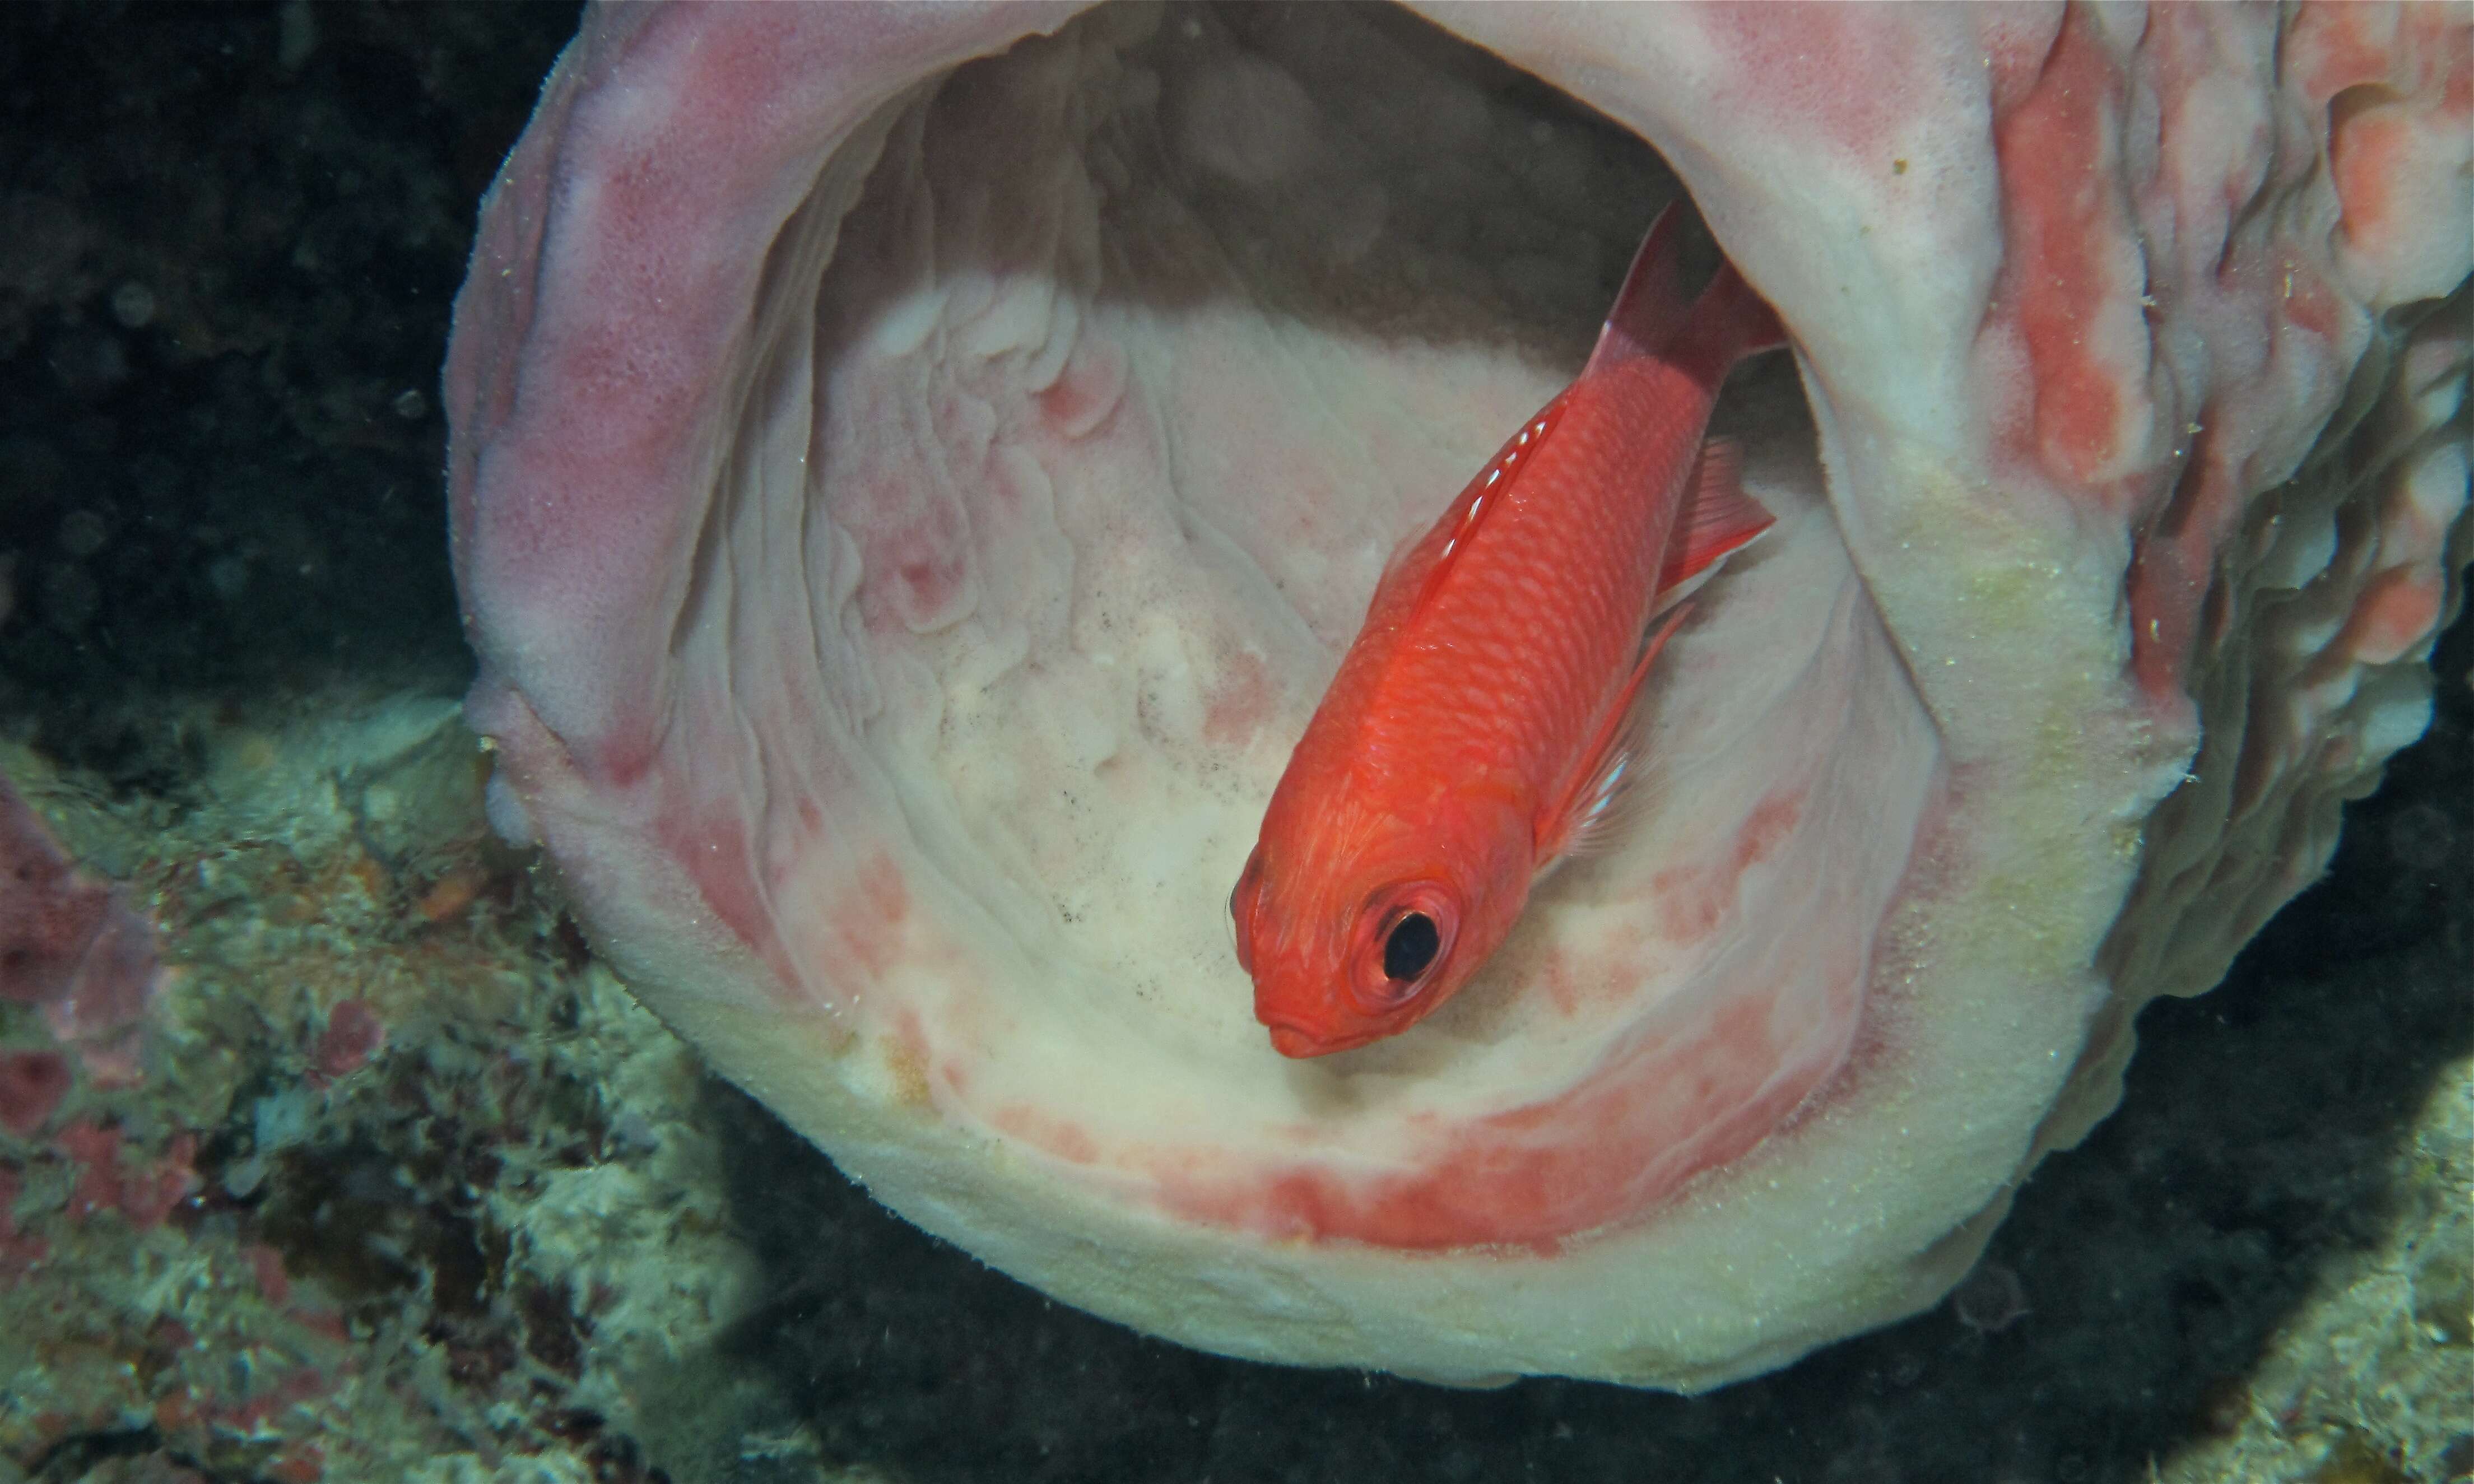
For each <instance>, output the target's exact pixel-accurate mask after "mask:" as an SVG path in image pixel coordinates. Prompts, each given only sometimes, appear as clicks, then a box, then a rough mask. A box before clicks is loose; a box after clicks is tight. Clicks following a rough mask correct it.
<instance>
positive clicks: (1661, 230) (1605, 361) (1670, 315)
mask: <svg viewBox="0 0 2474 1484" xmlns="http://www.w3.org/2000/svg"><path fill="white" fill-rule="evenodd" d="M1682 210H1683V203H1682V202H1670V203H1668V205H1667V207H1666V208H1665V209H1664V210H1662V211H1661V212H1659V213H1658V220H1657V221H1655V222H1652V223H1650V225H1649V234H1648V235H1647V236H1645V237H1643V238H1641V239H1640V251H1638V252H1637V253H1635V254H1633V255H1632V267H1631V268H1630V269H1629V270H1628V271H1627V272H1626V273H1625V274H1624V281H1623V287H1622V288H1621V289H1619V290H1617V291H1616V294H1615V303H1614V307H1613V308H1612V309H1609V310H1608V311H1607V323H1606V327H1605V328H1602V329H1600V330H1599V331H1598V347H1597V349H1596V350H1594V351H1591V352H1590V353H1589V365H1588V366H1586V367H1584V368H1583V369H1582V372H1581V375H1582V376H1583V377H1587V376H1589V373H1590V372H1593V371H1604V370H1606V369H1607V368H1608V367H1610V366H1619V365H1621V364H1623V363H1624V362H1625V361H1630V360H1638V359H1639V358H1640V357H1642V356H1644V355H1655V354H1657V353H1659V352H1661V351H1663V350H1665V349H1666V347H1667V345H1668V344H1669V343H1671V342H1672V341H1673V340H1674V339H1675V336H1676V333H1677V332H1678V331H1680V330H1681V329H1683V328H1684V324H1685V320H1686V316H1688V315H1689V314H1690V312H1691V308H1692V303H1691V301H1690V300H1688V299H1686V298H1685V296H1684V263H1683V259H1682V257H1681V256H1680V255H1679V245H1680V243H1681V242H1682V239H1683V234H1684V222H1683V215H1682Z"/></svg>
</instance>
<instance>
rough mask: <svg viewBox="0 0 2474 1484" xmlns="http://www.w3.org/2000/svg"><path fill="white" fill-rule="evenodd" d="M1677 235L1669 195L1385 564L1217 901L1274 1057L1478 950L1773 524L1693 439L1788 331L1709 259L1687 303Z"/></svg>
mask: <svg viewBox="0 0 2474 1484" xmlns="http://www.w3.org/2000/svg"><path fill="white" fill-rule="evenodd" d="M1678 231H1679V228H1678V224H1677V217H1676V212H1675V209H1674V208H1673V207H1669V208H1668V209H1667V210H1666V211H1665V212H1664V213H1662V214H1661V216H1660V217H1659V219H1658V221H1657V223H1656V224H1655V225H1653V226H1652V227H1651V228H1650V231H1649V236H1648V238H1647V239H1646V240H1645V241H1643V242H1642V243H1641V247H1640V252H1639V254H1638V255H1637V256H1636V257H1635V258H1634V259H1633V265H1632V272H1631V273H1630V274H1629V275H1628V276H1627V277H1626V279H1625V280H1624V286H1623V290H1622V292H1621V293H1620V294H1619V295H1618V296H1617V297H1616V300H1615V305H1614V308H1613V310H1612V311H1611V312H1610V313H1609V314H1608V316H1607V323H1606V328H1605V329H1604V330H1603V331H1602V332H1601V333H1600V335H1599V337H1598V344H1597V349H1596V351H1594V352H1593V353H1591V354H1590V356H1589V364H1588V365H1587V366H1585V367H1583V368H1582V371H1581V375H1580V377H1579V379H1577V380H1575V381H1574V382H1573V383H1572V384H1571V386H1569V387H1568V388H1566V389H1565V390H1564V393H1563V395H1561V396H1559V397H1557V398H1556V399H1555V400H1554V401H1550V402H1548V403H1547V404H1546V406H1545V407H1544V408H1543V409H1542V410H1541V411H1540V412H1539V414H1538V415H1537V416H1536V417H1533V418H1531V419H1530V420H1529V421H1528V422H1527V423H1526V424H1524V425H1523V426H1521V428H1520V430H1519V431H1518V432H1516V433H1515V434H1513V436H1512V439H1511V441H1510V442H1508V443H1506V444H1505V445H1504V446H1503V448H1502V450H1501V451H1499V452H1497V453H1496V454H1495V455H1494V457H1493V458H1492V459H1491V460H1489V461H1488V463H1487V465H1486V467H1485V468H1484V469H1482V470H1480V471H1479V472H1478V474H1477V477H1475V478H1474V479H1471V480H1470V481H1469V484H1468V487H1467V489H1465V490H1463V491H1462V492H1461V496H1460V498H1459V499H1456V500H1454V501H1453V502H1452V504H1451V507H1450V508H1449V509H1447V510H1445V511H1444V512H1443V517H1442V518H1441V519H1440V520H1438V521H1437V522H1436V523H1434V525H1433V527H1432V528H1430V529H1429V530H1427V531H1426V532H1425V534H1424V535H1422V536H1420V537H1419V538H1418V539H1417V540H1416V541H1415V542H1414V543H1413V544H1411V545H1409V546H1406V547H1403V548H1402V549H1401V551H1400V552H1399V553H1398V554H1397V555H1395V557H1394V558H1393V561H1392V565H1391V567H1390V569H1389V570H1388V571H1386V572H1384V574H1383V578H1382V580H1381V582H1379V583H1378V584H1377V585H1376V587H1375V589H1374V597H1373V600H1372V602H1371V603H1370V604H1369V605H1368V608H1367V614H1366V626H1365V628H1364V629H1363V630H1361V631H1360V632H1359V634H1358V636H1357V642H1356V643H1355V644H1353V645H1350V646H1349V650H1348V653H1347V654H1346V656H1345V657H1343V659H1342V660H1341V663H1340V671H1339V673H1338V674H1336V675H1335V676H1333V678H1332V682H1331V689H1330V690H1329V691H1328V692H1326V693H1324V695H1323V698H1322V705H1321V706H1320V707H1318V708H1317V709H1316V711H1315V714H1314V719H1313V720H1311V721H1310V722H1308V723H1307V724H1306V731H1305V736H1304V737H1303V738H1302V739H1300V740H1299V741H1298V750H1297V752H1296V753H1295V755H1293V756H1292V757H1291V758H1290V759H1289V767H1288V771H1287V772H1286V773H1284V774H1282V775H1281V778H1280V783H1279V787H1278V788H1277V789H1275V790H1274V791H1273V793H1272V802H1271V806H1270V808H1269V809H1268V810H1267V811H1266V812H1265V814H1264V815H1263V833H1262V838H1261V840H1260V842H1259V843H1258V844H1256V846H1255V847H1254V853H1253V855H1252V857H1251V858H1250V859H1249V860H1248V861H1247V863H1246V869H1245V873H1244V874H1243V875H1241V876H1240V877H1239V878H1238V881H1237V888H1236V890H1235V891H1234V892H1232V893H1231V894H1230V896H1229V899H1228V910H1229V912H1230V914H1231V915H1232V916H1233V917H1235V919H1236V927H1237V959H1238V961H1239V962H1240V963H1241V964H1243V965H1244V966H1245V968H1246V971H1247V973H1249V975H1251V976H1252V977H1253V981H1254V1016H1255V1018H1256V1019H1257V1020H1260V1021H1261V1022H1262V1023H1263V1024H1264V1025H1265V1026H1267V1027H1269V1028H1270V1030H1271V1033H1272V1045H1273V1047H1274V1048H1275V1049H1277V1050H1278V1051H1279V1052H1280V1053H1281V1054H1282V1055H1284V1056H1290V1057H1319V1056H1323V1055H1325V1054H1327V1053H1330V1052H1336V1051H1346V1050H1348V1049H1349V1048H1351V1047H1354V1046H1362V1045H1365V1044H1366V1043H1367V1042H1369V1041H1372V1040H1378V1039H1380V1038H1382V1037H1384V1036H1387V1035H1392V1034H1396V1033H1398V1032H1400V1031H1403V1030H1406V1029H1407V1028H1408V1027H1410V1026H1411V1025H1414V1024H1416V1023H1417V1022H1418V1021H1419V1020H1420V1019H1422V1018H1423V1017H1425V1016H1426V1015H1427V1014H1429V1013H1430V1012H1432V1011H1433V1010H1434V1009H1435V1008H1436V1007H1437V1006H1439V1005H1441V1004H1443V1002H1444V1001H1445V1000H1447V999H1449V998H1451V996H1452V995H1453V993H1454V992H1456V991H1457V990H1458V989H1459V988H1460V987H1461V985H1465V984H1467V982H1468V980H1469V977H1470V976H1471V975H1473V974H1475V973H1476V972H1477V971H1478V969H1479V968H1480V967H1482V966H1483V965H1484V964H1485V963H1486V961H1487V960H1488V959H1489V958H1491V957H1492V956H1493V954H1494V951H1495V949H1496V948H1497V947H1498V946H1500V945H1501V944H1502V942H1503V939H1504V937H1506V935H1508V934H1509V933H1510V932H1511V931H1512V927H1513V924H1514V923H1515V922H1516V921H1517V920H1518V919H1519V916H1520V912H1521V909H1522V908H1523V907H1524V906H1526V905H1527V903H1528V900H1529V892H1530V888H1531V886H1532V885H1533V884H1534V883H1535V882H1536V881H1537V879H1538V878H1539V876H1540V873H1541V872H1543V871H1545V870H1546V869H1547V868H1548V867H1549V866H1551V865H1553V864H1555V863H1556V862H1557V861H1559V860H1561V859H1563V858H1564V857H1565V856H1566V855H1569V854H1570V853H1572V852H1573V851H1575V850H1576V849H1581V848H1586V847H1587V846H1589V844H1591V843H1593V842H1594V841H1595V840H1596V839H1598V838H1599V837H1602V836H1603V835H1604V834H1605V833H1606V831H1607V830H1608V828H1609V821H1610V816H1611V811H1612V806H1613V803H1614V801H1615V800H1616V798H1617V797H1618V796H1619V794H1620V792H1621V790H1622V787H1623V786H1624V785H1625V784H1626V783H1627V782H1628V781H1629V780H1630V778H1631V777H1632V776H1634V775H1635V774H1637V773H1638V772H1639V771H1640V769H1641V766H1642V761H1641V759H1640V757H1639V756H1638V746H1637V737H1636V736H1635V735H1634V734H1635V730H1636V729H1635V728H1634V727H1633V726H1632V725H1631V724H1630V718H1631V717H1632V715H1633V713H1634V710H1635V707H1634V702H1635V700H1636V698H1637V695H1638V693H1639V692H1640V688H1641V681H1642V679H1643V677H1645V676H1646V675H1647V674H1648V673H1649V670H1650V667H1651V665H1652V664H1653V662H1655V661H1656V659H1657V658H1658V651H1659V648H1660V646H1661V645H1663V644H1664V643H1665V642H1666V639H1667V637H1668V636H1669V635H1671V634H1672V633H1674V631H1675V627H1676V625H1677V624H1678V623H1679V622H1681V621H1682V620H1683V619H1684V617H1685V613H1686V607H1687V606H1688V605H1686V604H1685V603H1683V602H1682V601H1681V598H1682V596H1683V595H1684V594H1685V593H1686V591H1687V590H1689V589H1690V588H1691V587H1692V586H1693V585H1695V583H1696V581H1697V580H1698V579H1700V578H1701V577H1703V576H1704V575H1705V574H1706V573H1707V572H1709V570H1710V567H1711V566H1712V565H1713V564H1714V563H1716V562H1717V561H1718V560H1719V559H1720V558H1721V557H1724V556H1725V555H1727V553H1729V552H1731V551H1734V550H1735V549H1736V548H1738V547H1742V546H1743V545H1744V544H1745V543H1746V542H1748V541H1750V540H1752V539H1753V538H1754V537H1755V536H1758V535H1759V534H1760V532H1761V531H1762V530H1763V529H1764V528H1766V527H1767V526H1768V525H1769V524H1770V517H1769V515H1768V513H1767V512H1765V511H1763V510H1762V509H1761V507H1760V506H1759V505H1758V504H1757V503H1755V502H1754V501H1753V500H1752V499H1750V498H1749V497H1747V496H1746V495H1745V494H1744V493H1743V491H1742V489H1741V488H1740V486H1739V484H1738V482H1737V476H1738V473H1739V460H1738V458H1737V455H1736V451H1735V450H1734V446H1733V445H1731V444H1727V443H1724V442H1713V443H1712V442H1705V441H1704V439H1705V435H1706V434H1707V432H1708V429H1709V424H1710V409H1711V407H1712V405H1713V404H1714V403H1715V401H1716V400H1717V396H1718V388H1719V386H1720V384H1721V383H1722V382H1724V381H1725V380H1726V378H1727V373H1728V371H1729V370H1730V369H1731V368H1732V367H1733V366H1734V364H1735V362H1736V361H1737V360H1739V359H1741V358H1742V357H1744V356H1746V355H1749V354H1752V353H1755V352H1758V351H1764V350H1768V349H1771V348H1773V347H1775V346H1779V345H1783V344H1784V343H1785V331H1784V330H1783V328H1782V327H1781V326H1780V324H1779V321H1778V317H1777V315H1776V314H1775V313H1773V312H1772V310H1771V309H1770V307H1769V305H1768V304H1764V303H1763V302H1762V301H1761V299H1760V296H1759V295H1758V294H1756V293H1755V292H1754V291H1753V289H1752V288H1751V286H1750V285H1748V284H1747V283H1745V282H1744V280H1742V279H1741V278H1740V277H1738V276H1737V275H1736V273H1735V270H1734V267H1733V266H1732V265H1729V264H1723V263H1722V264H1721V265H1720V267H1719V269H1718V272H1717V274H1716V276H1715V277H1714V278H1712V279H1711V280H1710V283H1709V285H1708V286H1707V287H1706V288H1704V289H1703V290H1702V292H1701V295H1700V297H1699V298H1698V299H1696V300H1692V301H1689V302H1687V301H1686V298H1685V296H1684V292H1683V288H1682V284H1681V282H1680V277H1681V275H1680V270H1679V268H1678V265H1677V261H1676V237H1677V235H1678ZM1653 624H1654V625H1655V627H1654V628H1653Z"/></svg>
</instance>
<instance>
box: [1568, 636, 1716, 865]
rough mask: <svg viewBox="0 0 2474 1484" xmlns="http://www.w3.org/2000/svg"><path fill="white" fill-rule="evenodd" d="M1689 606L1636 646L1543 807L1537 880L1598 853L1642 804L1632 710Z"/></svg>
mask: <svg viewBox="0 0 2474 1484" xmlns="http://www.w3.org/2000/svg"><path fill="white" fill-rule="evenodd" d="M1691 613H1692V605H1691V604H1690V603H1688V602H1686V603H1678V604H1676V605H1675V607H1674V608H1673V609H1671V610H1669V611H1668V613H1667V615H1666V619H1665V621H1664V622H1662V623H1661V624H1659V626H1658V627H1657V629H1656V630H1655V631H1653V632H1652V633H1651V635H1650V636H1649V642H1648V643H1647V644H1644V645H1641V648H1640V660H1639V662H1638V663H1637V664H1636V665H1634V666H1633V670H1632V674H1631V675H1630V676H1629V677H1628V678H1627V679H1626V680H1625V681H1624V683H1623V689H1621V690H1620V691H1618V692H1616V693H1615V697H1614V700H1613V702H1612V703H1611V704H1609V705H1608V707H1607V711H1606V715H1605V716H1603V717H1601V718H1598V722H1597V726H1596V728H1595V729H1594V731H1593V732H1592V734H1591V736H1590V740H1589V747H1588V748H1586V749H1585V750H1584V751H1583V752H1582V753H1581V761H1580V763H1579V765H1578V766H1575V767H1574V768H1573V769H1572V776H1571V777H1570V778H1569V779H1568V780H1567V781H1566V782H1565V783H1564V787H1563V788H1561V789H1559V790H1557V791H1555V793H1554V794H1553V795H1551V796H1550V799H1549V802H1548V803H1547V805H1546V807H1545V808H1544V809H1542V810H1540V812H1539V815H1538V825H1537V832H1536V838H1537V840H1538V847H1537V849H1538V869H1539V873H1540V875H1543V874H1544V873H1545V872H1546V871H1547V870H1549V869H1551V868H1552V867H1554V866H1556V865H1559V864H1563V863H1564V861H1566V860H1569V859H1572V858H1573V857H1576V856H1588V855H1594V854H1598V853H1600V852H1602V851H1604V850H1606V849H1607V848H1608V847H1609V846H1610V845H1611V844H1613V842H1614V841H1615V840H1617V839H1621V838H1622V837H1623V834H1624V825H1625V823H1626V821H1627V820H1629V819H1630V818H1631V817H1632V816H1633V815H1635V814H1637V813H1638V806H1639V805H1640V804H1641V803H1642V802H1644V801H1645V798H1646V793H1645V791H1643V790H1642V789H1641V787H1640V780H1639V772H1640V767H1639V762H1640V752H1641V747H1640V738H1639V736H1638V731H1639V716H1638V708H1637V705H1636V704H1635V703H1636V702H1637V701H1638V700H1639V699H1640V685H1641V682H1642V681H1643V680H1646V679H1647V678H1649V668H1650V666H1651V665H1653V664H1655V663H1656V662H1657V660H1658V652H1659V651H1660V650H1661V649H1663V648H1665V647H1666V642H1667V641H1668V640H1669V639H1672V638H1673V637H1675V631H1676V629H1678V628H1679V627H1681V626H1682V625H1683V623H1684V620H1686V618H1688V617H1690V616H1691Z"/></svg>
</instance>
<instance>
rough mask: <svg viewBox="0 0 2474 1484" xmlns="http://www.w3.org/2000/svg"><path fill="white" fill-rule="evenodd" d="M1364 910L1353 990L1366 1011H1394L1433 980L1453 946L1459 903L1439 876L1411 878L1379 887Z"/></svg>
mask: <svg viewBox="0 0 2474 1484" xmlns="http://www.w3.org/2000/svg"><path fill="white" fill-rule="evenodd" d="M1362 912H1363V914H1362V915H1361V916H1360V917H1359V918H1358V927H1357V937H1356V947H1355V949H1354V951H1353V952H1352V953H1351V955H1350V959H1349V969H1348V981H1347V982H1348V990H1349V994H1350V996H1351V997H1352V998H1353V999H1355V1000H1356V1002H1357V1006H1358V1009H1359V1010H1362V1011H1364V1012H1365V1013H1367V1014H1370V1015H1389V1014H1393V1013H1395V1012H1397V1011H1399V1010H1403V1009H1405V1008H1406V1007H1408V1006H1411V1005H1413V1004H1415V1003H1417V1001H1418V999H1419V996H1421V995H1423V994H1424V993H1425V992H1426V991H1427V990H1428V989H1430V988H1432V987H1433V986H1434V985H1435V982H1436V981H1435V968H1436V965H1437V964H1439V963H1441V962H1442V961H1443V956H1444V955H1445V954H1448V953H1450V952H1451V949H1452V936H1453V930H1454V929H1455V927H1456V926H1457V925H1458V924H1459V922H1460V908H1459V904H1458V903H1457V902H1455V901H1454V899H1453V897H1452V895H1451V893H1450V891H1449V890H1448V888H1444V887H1443V885H1442V884H1440V883H1438V882H1431V881H1421V882H1406V883H1401V884H1399V885H1395V886H1392V887H1387V888H1383V889H1382V890H1379V891H1377V892H1375V893H1374V894H1373V895H1372V896H1371V897H1370V898H1368V899H1367V902H1366V905H1365V907H1364V908H1363V909H1362Z"/></svg>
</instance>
